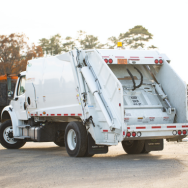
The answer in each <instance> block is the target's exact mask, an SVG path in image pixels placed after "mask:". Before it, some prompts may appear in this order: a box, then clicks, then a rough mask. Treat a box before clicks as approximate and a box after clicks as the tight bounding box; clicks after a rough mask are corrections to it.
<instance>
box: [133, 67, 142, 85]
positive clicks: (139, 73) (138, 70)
mask: <svg viewBox="0 0 188 188" xmlns="http://www.w3.org/2000/svg"><path fill="white" fill-rule="evenodd" d="M134 68H135V69H136V70H137V71H138V73H139V74H140V76H141V81H140V84H139V85H137V86H136V88H139V87H140V86H141V85H142V84H143V75H142V73H141V72H140V71H139V70H138V69H137V68H136V67H134Z"/></svg>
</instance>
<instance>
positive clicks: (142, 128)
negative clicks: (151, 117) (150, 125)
mask: <svg viewBox="0 0 188 188" xmlns="http://www.w3.org/2000/svg"><path fill="white" fill-rule="evenodd" d="M145 128H146V127H136V129H145Z"/></svg>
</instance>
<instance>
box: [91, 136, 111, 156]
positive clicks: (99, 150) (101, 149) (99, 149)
mask: <svg viewBox="0 0 188 188" xmlns="http://www.w3.org/2000/svg"><path fill="white" fill-rule="evenodd" d="M88 153H89V154H91V155H92V154H103V153H108V146H103V145H96V144H95V141H94V140H93V138H92V136H91V135H90V134H88Z"/></svg>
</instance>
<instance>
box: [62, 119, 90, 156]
mask: <svg viewBox="0 0 188 188" xmlns="http://www.w3.org/2000/svg"><path fill="white" fill-rule="evenodd" d="M65 147H66V150H67V153H68V154H69V156H71V157H84V155H85V153H86V151H87V131H86V128H85V126H84V125H83V124H82V123H81V122H75V121H73V122H70V123H69V124H68V125H67V127H66V129H65Z"/></svg>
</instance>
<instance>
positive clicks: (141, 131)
mask: <svg viewBox="0 0 188 188" xmlns="http://www.w3.org/2000/svg"><path fill="white" fill-rule="evenodd" d="M178 132H179V134H178ZM180 132H181V134H180ZM185 132H186V134H185ZM128 133H130V134H128ZM134 133H136V134H134ZM129 135H130V136H129ZM187 135H188V123H187V124H183V123H171V124H147V125H130V126H127V133H124V132H123V137H124V140H146V139H169V140H173V141H176V140H181V139H183V138H184V137H186V136H187Z"/></svg>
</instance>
